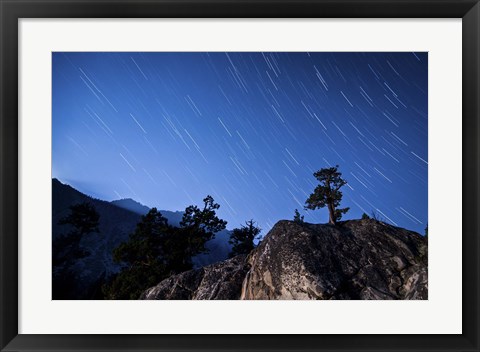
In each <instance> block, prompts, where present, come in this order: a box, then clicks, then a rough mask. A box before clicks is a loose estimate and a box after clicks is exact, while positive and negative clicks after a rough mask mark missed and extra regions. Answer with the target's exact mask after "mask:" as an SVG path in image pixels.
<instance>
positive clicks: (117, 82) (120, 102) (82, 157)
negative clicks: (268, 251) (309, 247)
mask: <svg viewBox="0 0 480 352" xmlns="http://www.w3.org/2000/svg"><path fill="white" fill-rule="evenodd" d="M52 73H53V77H52V78H53V81H52V88H53V89H52V95H53V99H52V175H53V177H56V178H58V179H60V180H61V181H63V182H66V183H68V184H70V185H71V186H73V187H75V188H77V189H78V190H80V191H82V192H84V193H86V194H89V195H91V196H93V197H96V198H100V199H104V200H114V199H119V198H133V199H135V200H137V201H139V202H141V203H143V204H145V205H147V206H150V207H157V208H159V209H166V210H172V211H173V210H183V209H185V207H186V206H188V205H190V204H197V205H199V204H201V202H202V199H203V198H204V197H205V196H206V195H208V194H210V195H212V196H213V197H214V199H215V201H216V202H218V203H219V204H220V205H221V207H220V209H219V211H218V214H219V215H220V217H221V218H223V219H225V220H227V221H228V225H227V228H229V229H232V228H234V227H239V226H240V224H243V223H244V222H245V221H246V220H249V219H254V220H255V221H257V222H258V224H259V226H260V227H261V228H262V229H263V234H265V233H266V231H268V230H269V229H270V228H271V227H272V226H273V225H274V224H275V223H276V222H277V221H279V220H282V219H290V220H291V219H292V218H293V215H294V210H295V209H298V210H299V211H300V213H301V214H302V215H304V216H305V221H307V222H312V223H326V222H328V211H327V210H326V209H321V210H316V211H312V210H309V211H305V210H304V209H303V207H304V204H305V200H306V199H307V197H308V196H309V194H310V193H311V192H312V191H313V189H314V188H315V186H316V180H315V178H314V177H313V173H314V172H315V171H317V170H319V169H321V168H323V167H329V166H334V165H337V164H338V165H339V166H340V167H339V169H340V171H341V172H342V174H343V177H344V179H346V180H347V181H348V184H347V185H346V186H344V187H343V188H342V191H343V201H342V204H341V206H342V207H345V206H348V207H350V211H349V212H348V213H347V214H346V215H345V216H344V218H343V219H358V218H360V217H361V215H362V213H367V214H369V215H371V213H372V211H374V212H375V213H376V214H378V215H379V216H380V217H381V218H382V219H384V221H386V222H388V223H390V224H392V225H396V226H400V227H405V228H407V229H412V230H415V231H417V232H419V233H421V234H423V233H424V229H425V227H426V226H427V222H428V217H427V214H428V202H427V201H428V55H427V53H421V52H416V53H408V52H402V53H395V52H392V53H348V52H345V53H317V52H316V53H306V52H294V53H288V52H265V53H259V52H254V53H248V52H245V53H243V52H228V53H220V52H214V53H207V52H198V53H180V52H179V53H163V52H155V53H153V52H142V53H137V52H135V53H133V52H132V53H129V52H118V53H103V52H98V53H91V52H55V53H53V54H52Z"/></svg>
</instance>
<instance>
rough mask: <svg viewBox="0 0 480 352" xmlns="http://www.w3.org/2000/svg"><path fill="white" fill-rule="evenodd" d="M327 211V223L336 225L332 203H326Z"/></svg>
mask: <svg viewBox="0 0 480 352" xmlns="http://www.w3.org/2000/svg"><path fill="white" fill-rule="evenodd" d="M328 213H329V219H328V223H329V224H332V225H336V224H337V222H336V219H335V207H334V206H333V204H332V203H328Z"/></svg>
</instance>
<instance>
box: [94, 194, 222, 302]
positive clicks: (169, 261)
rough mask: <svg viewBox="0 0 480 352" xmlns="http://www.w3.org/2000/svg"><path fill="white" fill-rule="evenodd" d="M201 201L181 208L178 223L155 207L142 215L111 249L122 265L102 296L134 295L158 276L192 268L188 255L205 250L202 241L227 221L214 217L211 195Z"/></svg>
mask: <svg viewBox="0 0 480 352" xmlns="http://www.w3.org/2000/svg"><path fill="white" fill-rule="evenodd" d="M203 203H204V205H203V208H199V207H197V206H196V205H191V206H188V207H187V208H186V209H185V213H184V215H183V218H182V221H181V222H180V227H173V226H170V225H169V224H168V222H167V219H165V218H164V217H163V216H162V214H161V213H160V212H158V211H157V209H155V208H153V209H151V210H150V211H149V212H148V214H147V215H145V216H143V217H142V220H141V221H140V222H139V223H138V224H137V228H136V230H135V232H134V233H133V234H131V235H130V237H129V240H128V241H127V242H124V243H122V244H120V246H118V247H117V248H116V249H115V250H114V260H115V261H116V262H117V263H121V264H122V265H123V267H124V268H123V270H122V271H121V272H120V273H119V274H118V275H117V276H115V277H114V278H113V279H112V280H111V281H110V283H108V284H107V285H105V286H104V288H103V292H104V294H105V297H106V298H107V299H138V297H139V296H140V294H141V293H142V292H143V291H144V290H146V289H147V288H149V287H152V286H154V285H156V284H158V283H159V282H160V281H161V280H163V279H165V278H167V277H169V276H171V275H174V274H178V273H180V272H183V271H187V270H190V269H192V267H193V264H192V258H193V257H194V256H196V255H198V254H200V253H204V252H206V251H207V249H206V248H205V243H206V242H207V241H209V240H210V239H212V238H213V237H214V236H215V233H216V232H218V231H221V230H223V229H225V227H226V224H227V222H226V221H224V220H221V219H219V218H218V217H217V215H216V210H217V209H218V208H220V205H218V204H216V203H215V201H214V199H213V197H211V196H207V197H206V198H205V199H204V200H203Z"/></svg>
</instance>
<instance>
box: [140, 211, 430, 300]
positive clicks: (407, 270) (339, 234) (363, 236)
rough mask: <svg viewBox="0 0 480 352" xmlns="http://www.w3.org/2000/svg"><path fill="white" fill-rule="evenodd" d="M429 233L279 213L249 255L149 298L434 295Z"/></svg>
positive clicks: (193, 274)
mask: <svg viewBox="0 0 480 352" xmlns="http://www.w3.org/2000/svg"><path fill="white" fill-rule="evenodd" d="M427 252H428V250H427V240H426V239H425V238H424V237H422V236H420V235H419V234H417V233H415V232H412V231H408V230H405V229H402V228H398V227H394V226H391V225H388V224H385V223H383V222H380V221H376V220H373V219H365V220H351V221H344V222H341V223H339V224H338V225H337V226H332V225H328V224H324V225H313V224H307V223H295V222H292V221H280V222H278V223H277V224H276V225H275V226H274V227H273V228H272V230H271V231H270V232H269V233H268V234H267V235H266V236H265V238H264V240H263V241H262V242H261V243H260V245H259V246H258V247H257V248H256V249H255V250H253V251H252V252H251V253H250V255H249V256H248V257H246V258H245V257H241V256H239V257H236V258H233V259H230V260H227V261H224V262H220V263H217V264H214V265H210V266H207V267H204V268H202V269H199V270H192V271H189V272H186V273H182V274H179V275H175V276H173V277H170V278H168V279H166V280H164V281H162V282H161V283H160V284H159V285H157V286H156V287H153V288H150V289H149V290H147V291H146V292H145V293H144V294H143V296H142V298H145V299H238V298H240V299H255V300H267V299H427V298H428V280H427V278H428V275H427V268H428V266H427V265H428V264H427V258H428V253H427Z"/></svg>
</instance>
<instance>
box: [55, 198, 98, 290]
mask: <svg viewBox="0 0 480 352" xmlns="http://www.w3.org/2000/svg"><path fill="white" fill-rule="evenodd" d="M99 220H100V215H99V214H98V212H97V211H96V210H95V207H94V206H93V205H92V204H90V203H88V202H83V203H79V204H75V205H72V206H70V213H69V214H68V215H67V216H65V217H64V218H62V219H60V221H59V222H58V224H59V225H69V226H70V227H71V231H70V232H69V233H68V234H66V235H63V236H59V237H57V238H55V239H54V240H53V243H52V263H53V275H52V298H53V299H68V298H69V297H71V291H72V290H74V289H75V284H76V281H77V278H76V277H75V274H74V272H73V271H72V270H71V268H72V266H73V265H74V264H75V262H76V261H77V260H78V259H81V258H84V257H86V256H87V255H88V254H89V253H88V252H87V251H86V250H84V249H83V248H81V246H80V241H81V240H82V237H83V236H85V235H88V234H90V233H92V232H99V229H98V226H99Z"/></svg>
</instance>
